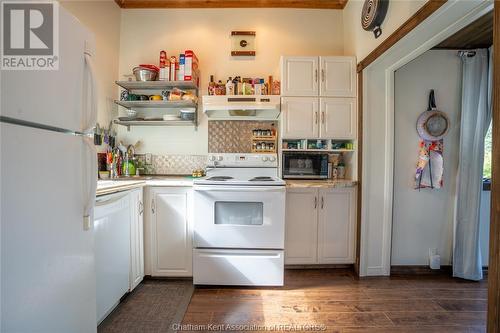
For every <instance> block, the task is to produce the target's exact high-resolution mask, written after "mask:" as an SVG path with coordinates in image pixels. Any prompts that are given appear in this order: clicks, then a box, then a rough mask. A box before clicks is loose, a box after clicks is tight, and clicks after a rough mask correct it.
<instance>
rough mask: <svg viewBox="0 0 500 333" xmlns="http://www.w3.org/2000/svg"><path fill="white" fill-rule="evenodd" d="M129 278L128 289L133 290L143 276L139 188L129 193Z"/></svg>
mask: <svg viewBox="0 0 500 333" xmlns="http://www.w3.org/2000/svg"><path fill="white" fill-rule="evenodd" d="M130 197H131V200H130V210H131V216H132V219H131V223H130V278H129V284H130V286H129V289H130V291H132V290H134V288H135V287H137V285H138V284H139V283H141V281H142V279H143V278H144V219H143V217H144V201H143V191H142V188H141V189H137V190H133V191H131V193H130Z"/></svg>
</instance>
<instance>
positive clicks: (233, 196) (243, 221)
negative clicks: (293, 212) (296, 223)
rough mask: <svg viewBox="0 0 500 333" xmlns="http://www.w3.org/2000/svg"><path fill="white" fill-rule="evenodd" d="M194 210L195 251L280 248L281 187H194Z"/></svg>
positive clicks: (282, 229) (282, 234) (282, 227)
mask: <svg viewBox="0 0 500 333" xmlns="http://www.w3.org/2000/svg"><path fill="white" fill-rule="evenodd" d="M194 208H195V209H194V242H195V246H196V247H197V248H233V249H283V248H284V237H285V187H284V186H217V185H216V186H212V185H208V186H203V185H200V186H195V187H194Z"/></svg>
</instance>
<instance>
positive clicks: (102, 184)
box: [96, 176, 193, 196]
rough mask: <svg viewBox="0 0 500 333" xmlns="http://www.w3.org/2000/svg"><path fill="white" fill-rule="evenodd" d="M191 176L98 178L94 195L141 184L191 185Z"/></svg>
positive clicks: (129, 188) (127, 188)
mask: <svg viewBox="0 0 500 333" xmlns="http://www.w3.org/2000/svg"><path fill="white" fill-rule="evenodd" d="M192 185H193V178H192V177H191V176H141V177H123V178H116V179H109V180H98V181H97V191H96V196H101V195H105V194H111V193H116V192H121V191H127V190H131V189H134V188H138V187H143V186H192Z"/></svg>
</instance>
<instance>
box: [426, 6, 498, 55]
mask: <svg viewBox="0 0 500 333" xmlns="http://www.w3.org/2000/svg"><path fill="white" fill-rule="evenodd" d="M491 44H493V11H491V12H489V13H488V14H486V15H484V16H482V17H480V18H479V19H477V20H476V21H474V22H472V23H471V24H469V25H468V26H466V27H465V28H463V29H462V30H459V31H457V32H456V33H455V34H453V35H451V36H450V37H448V38H447V39H445V40H444V41H442V42H441V43H439V44H438V45H436V46H435V47H434V49H445V50H466V49H478V48H485V47H490V46H491Z"/></svg>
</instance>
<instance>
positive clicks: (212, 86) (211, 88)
mask: <svg viewBox="0 0 500 333" xmlns="http://www.w3.org/2000/svg"><path fill="white" fill-rule="evenodd" d="M215 86H216V83H215V81H214V76H213V75H210V82H209V83H208V94H209V95H215Z"/></svg>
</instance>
